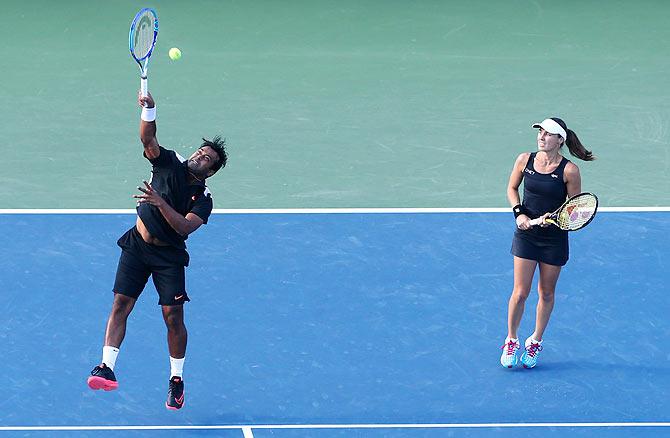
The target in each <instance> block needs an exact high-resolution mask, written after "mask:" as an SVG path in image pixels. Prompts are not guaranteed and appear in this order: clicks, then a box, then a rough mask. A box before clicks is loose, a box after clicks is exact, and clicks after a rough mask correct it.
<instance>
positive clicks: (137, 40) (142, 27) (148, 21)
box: [133, 12, 156, 60]
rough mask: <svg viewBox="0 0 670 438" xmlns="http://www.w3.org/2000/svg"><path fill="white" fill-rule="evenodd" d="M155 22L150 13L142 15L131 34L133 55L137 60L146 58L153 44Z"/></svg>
mask: <svg viewBox="0 0 670 438" xmlns="http://www.w3.org/2000/svg"><path fill="white" fill-rule="evenodd" d="M155 26H156V23H155V20H154V16H153V14H151V13H150V12H146V13H144V15H142V17H140V19H139V20H138V22H137V25H136V26H135V31H134V32H133V54H134V55H135V57H136V58H137V59H138V60H141V59H143V58H144V57H146V56H147V55H148V54H149V52H150V51H151V48H152V47H153V44H154V30H155Z"/></svg>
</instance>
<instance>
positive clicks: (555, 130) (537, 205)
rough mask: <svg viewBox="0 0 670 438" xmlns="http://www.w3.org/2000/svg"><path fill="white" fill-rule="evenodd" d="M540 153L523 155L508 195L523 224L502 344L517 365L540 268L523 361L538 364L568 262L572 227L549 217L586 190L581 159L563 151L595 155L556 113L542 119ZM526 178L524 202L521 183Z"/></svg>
mask: <svg viewBox="0 0 670 438" xmlns="http://www.w3.org/2000/svg"><path fill="white" fill-rule="evenodd" d="M533 128H537V129H538V133H537V152H532V153H530V152H526V153H523V154H521V155H519V156H518V157H517V159H516V162H515V163H514V168H513V169H512V174H511V175H510V177H509V182H508V184H507V199H508V200H509V202H510V205H512V206H513V207H512V211H513V212H514V217H515V218H516V225H517V229H516V231H515V233H514V240H513V242H512V255H514V289H513V290H512V296H511V297H510V299H509V303H508V316H507V338H505V343H504V344H503V346H502V350H503V352H502V355H501V356H500V363H501V365H502V366H503V367H506V368H512V367H513V366H515V365H516V364H517V362H518V359H517V355H516V354H517V351H518V350H519V348H520V347H521V346H520V344H519V339H518V336H517V330H518V329H519V324H520V323H521V317H522V316H523V310H524V306H525V303H526V299H527V298H528V295H529V294H530V287H531V284H532V282H533V275H534V274H535V269H536V268H538V267H539V271H540V280H539V282H538V287H537V291H538V294H539V300H538V303H537V310H536V320H535V331H534V332H533V334H531V335H530V336H529V337H528V338H527V339H526V341H525V343H524V347H525V348H524V352H523V354H522V355H521V359H520V360H521V363H522V364H523V366H524V368H533V367H535V365H536V364H537V359H538V356H539V354H540V351H542V340H543V339H542V337H543V335H544V331H545V329H546V328H547V324H548V323H549V317H550V316H551V312H552V310H553V308H554V293H555V290H556V283H557V282H558V276H559V274H560V273H561V267H562V266H564V265H565V264H566V263H567V262H568V232H567V231H563V230H561V229H559V228H558V227H555V226H553V225H552V226H548V224H546V223H544V219H545V218H546V217H547V216H549V214H551V212H553V211H554V210H556V209H557V208H558V207H560V206H561V205H562V204H563V202H565V200H566V198H568V197H571V196H574V195H576V194H578V193H580V192H581V191H582V178H581V175H580V173H579V168H578V167H577V165H576V164H575V163H573V162H572V161H570V160H568V159H567V158H565V157H564V156H563V155H562V154H561V148H562V147H563V145H567V147H568V150H569V151H570V154H572V155H573V156H575V157H577V158H579V159H581V160H584V161H591V160H593V159H595V157H594V156H593V154H591V152H590V151H588V150H586V148H585V147H584V145H582V143H581V142H580V141H579V138H578V137H577V134H575V133H574V131H572V130H570V129H568V127H567V126H566V124H565V122H564V121H563V120H561V119H559V118H558V117H552V118H549V119H545V120H543V121H542V122H541V123H536V124H534V125H533ZM522 181H523V182H524V183H523V203H521V202H520V198H519V186H520V185H521V182H522ZM537 217H542V218H543V221H542V222H543V225H542V226H541V227H532V226H531V224H530V220H531V219H532V218H537Z"/></svg>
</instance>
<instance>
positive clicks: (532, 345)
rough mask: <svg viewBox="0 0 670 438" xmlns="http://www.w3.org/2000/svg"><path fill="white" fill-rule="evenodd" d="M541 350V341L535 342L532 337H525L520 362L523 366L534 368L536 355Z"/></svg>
mask: <svg viewBox="0 0 670 438" xmlns="http://www.w3.org/2000/svg"><path fill="white" fill-rule="evenodd" d="M540 351H542V341H540V342H537V341H536V340H535V339H533V337H532V336H531V337H530V338H528V339H526V342H525V350H524V352H523V354H522V355H521V363H522V364H523V367H524V368H528V369H530V368H534V367H535V365H537V357H538V356H539V355H540Z"/></svg>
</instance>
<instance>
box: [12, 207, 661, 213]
mask: <svg viewBox="0 0 670 438" xmlns="http://www.w3.org/2000/svg"><path fill="white" fill-rule="evenodd" d="M510 210H511V208H485V207H482V208H446V207H445V208H215V209H214V210H212V212H213V213H216V214H334V213H340V214H363V213H508V212H510ZM664 211H670V207H600V208H599V209H598V213H600V212H605V213H606V212H664ZM135 213H136V211H135V209H115V208H97V209H96V208H5V209H0V214H135Z"/></svg>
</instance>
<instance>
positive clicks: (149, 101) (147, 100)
mask: <svg viewBox="0 0 670 438" xmlns="http://www.w3.org/2000/svg"><path fill="white" fill-rule="evenodd" d="M137 103H139V105H140V106H142V107H145V108H153V107H155V106H156V102H154V98H153V96H152V95H151V93H147V96H146V97H142V92H138V93H137Z"/></svg>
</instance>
